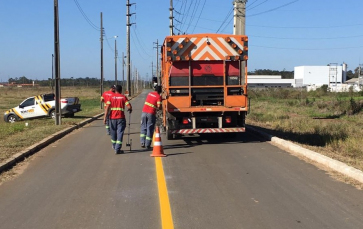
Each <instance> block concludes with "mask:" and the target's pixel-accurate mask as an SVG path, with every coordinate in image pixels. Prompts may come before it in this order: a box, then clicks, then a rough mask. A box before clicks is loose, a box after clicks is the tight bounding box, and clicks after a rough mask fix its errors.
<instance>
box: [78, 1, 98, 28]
mask: <svg viewBox="0 0 363 229" xmlns="http://www.w3.org/2000/svg"><path fill="white" fill-rule="evenodd" d="M73 1H74V3H76V5H77V8H78V10H79V12H81V14H82V16H83V18H84V19H86V21H87V23H88V24H89V25H90V26H92V28H94V29H95V30H97V31H100V30H101V29H100V28H99V27H97V26H96V25H95V24H93V23H92V22H91V20H90V19H89V18H88V17H87V15H86V14H85V13H84V11H83V9H82V7H81V5H80V4H79V3H78V1H77V0H73Z"/></svg>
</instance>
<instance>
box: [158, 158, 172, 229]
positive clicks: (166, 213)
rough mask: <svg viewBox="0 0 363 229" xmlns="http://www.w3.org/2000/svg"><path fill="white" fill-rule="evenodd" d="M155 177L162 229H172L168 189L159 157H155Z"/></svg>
mask: <svg viewBox="0 0 363 229" xmlns="http://www.w3.org/2000/svg"><path fill="white" fill-rule="evenodd" d="M155 165H156V177H157V182H158V189H159V203H160V213H161V225H162V229H174V223H173V217H172V216H171V209H170V203H169V195H168V189H167V187H166V181H165V176H164V169H163V163H162V161H161V157H155Z"/></svg>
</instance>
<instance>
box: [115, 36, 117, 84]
mask: <svg viewBox="0 0 363 229" xmlns="http://www.w3.org/2000/svg"><path fill="white" fill-rule="evenodd" d="M116 38H117V36H115V85H117V44H116Z"/></svg>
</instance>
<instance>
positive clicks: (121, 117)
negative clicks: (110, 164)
mask: <svg viewBox="0 0 363 229" xmlns="http://www.w3.org/2000/svg"><path fill="white" fill-rule="evenodd" d="M121 92H122V86H121V85H116V89H115V93H114V94H113V96H111V98H110V100H109V101H107V103H106V108H105V115H104V117H103V122H104V123H105V124H106V121H107V115H110V133H111V142H112V148H113V149H114V150H115V153H116V154H122V153H124V152H123V151H122V150H121V147H122V138H123V135H124V131H125V128H126V119H125V113H124V112H125V108H126V107H127V109H128V112H130V113H131V112H132V106H131V104H130V103H129V100H128V99H127V97H126V96H124V95H122V94H121Z"/></svg>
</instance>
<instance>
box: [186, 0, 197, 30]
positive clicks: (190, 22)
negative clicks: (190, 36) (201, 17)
mask: <svg viewBox="0 0 363 229" xmlns="http://www.w3.org/2000/svg"><path fill="white" fill-rule="evenodd" d="M199 4H200V0H198V1H195V4H194V8H193V12H192V15H191V16H190V20H189V24H188V27H187V28H186V30H185V31H188V29H189V27H190V25H191V24H192V22H193V20H194V17H195V13H196V12H197V11H198V6H199ZM190 5H191V4H190Z"/></svg>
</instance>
